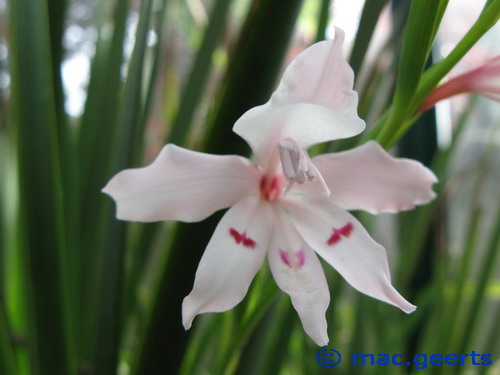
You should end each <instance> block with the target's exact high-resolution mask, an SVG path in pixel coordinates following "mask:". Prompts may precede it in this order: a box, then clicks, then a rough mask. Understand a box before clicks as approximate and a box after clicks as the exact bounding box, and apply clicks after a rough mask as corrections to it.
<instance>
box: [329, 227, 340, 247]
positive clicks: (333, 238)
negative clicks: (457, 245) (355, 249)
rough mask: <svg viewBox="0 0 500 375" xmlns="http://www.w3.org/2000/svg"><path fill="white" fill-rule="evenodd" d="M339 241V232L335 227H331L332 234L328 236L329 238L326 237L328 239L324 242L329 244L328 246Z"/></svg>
mask: <svg viewBox="0 0 500 375" xmlns="http://www.w3.org/2000/svg"><path fill="white" fill-rule="evenodd" d="M339 241H340V233H339V231H338V230H337V229H335V228H334V229H333V234H332V235H331V236H330V238H329V239H328V241H326V243H327V244H328V245H329V246H332V245H335V244H336V243H337V242H339Z"/></svg>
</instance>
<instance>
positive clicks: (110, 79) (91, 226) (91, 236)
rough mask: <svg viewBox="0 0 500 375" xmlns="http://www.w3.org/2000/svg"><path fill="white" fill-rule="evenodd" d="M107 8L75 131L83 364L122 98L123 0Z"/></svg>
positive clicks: (90, 350)
mask: <svg viewBox="0 0 500 375" xmlns="http://www.w3.org/2000/svg"><path fill="white" fill-rule="evenodd" d="M104 7H105V3H101V4H100V8H98V12H97V14H99V15H101V16H102V17H103V16H104V15H106V9H105V8H104ZM113 10H114V14H113V16H114V17H113V20H114V22H113V26H114V27H113V29H112V30H113V31H112V34H111V36H110V33H109V29H106V27H105V26H106V25H108V27H109V24H107V22H108V20H107V19H102V20H101V22H102V24H101V25H99V28H100V36H99V40H98V42H97V46H96V54H95V57H94V60H93V62H92V68H91V76H90V82H89V86H88V91H87V102H86V103H85V110H84V113H83V117H82V120H81V123H80V129H79V134H78V149H77V151H78V171H79V176H78V177H79V180H78V188H79V196H78V201H77V202H75V203H77V204H78V205H79V210H80V211H79V218H80V232H81V233H82V236H81V240H80V242H81V244H80V247H79V248H80V254H79V256H80V261H79V264H80V270H81V280H80V283H79V284H80V288H81V289H80V293H81V299H82V301H81V303H82V312H81V315H82V316H81V323H80V326H81V333H80V341H81V352H80V360H81V361H83V362H87V363H92V362H93V360H94V357H95V355H96V354H97V353H96V347H95V345H96V344H97V342H96V335H97V334H98V329H97V324H98V323H97V319H98V314H99V313H98V311H99V295H100V288H101V282H102V281H103V280H102V278H101V276H102V267H103V263H104V262H105V260H104V258H105V257H106V255H104V253H105V252H104V248H105V246H106V245H108V244H107V243H106V236H107V235H111V233H108V232H106V230H107V229H108V225H110V221H109V218H110V217H111V210H112V205H111V202H110V201H109V198H108V197H106V196H104V194H102V193H101V189H102V188H103V187H104V185H105V184H106V182H107V181H108V180H109V178H110V177H111V175H112V173H113V172H114V166H113V163H114V161H115V158H114V155H115V153H116V147H117V144H118V132H119V126H118V124H119V123H118V116H119V109H120V107H119V101H120V98H121V97H122V82H121V67H122V64H123V59H124V56H123V42H124V37H125V28H126V20H127V16H128V10H129V1H128V0H122V1H118V2H116V4H115V8H114V9H113ZM103 18H104V17H103ZM83 234H85V235H83ZM108 261H109V258H108ZM117 267H119V265H117Z"/></svg>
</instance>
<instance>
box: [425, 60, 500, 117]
mask: <svg viewBox="0 0 500 375" xmlns="http://www.w3.org/2000/svg"><path fill="white" fill-rule="evenodd" d="M468 92H473V93H476V94H480V95H483V96H486V97H488V98H490V99H493V100H496V101H500V56H496V57H494V58H492V59H491V60H488V61H486V62H485V63H484V64H483V65H481V66H479V67H478V68H476V69H474V70H471V71H469V72H467V73H463V74H461V75H459V76H456V77H454V78H452V79H450V80H449V81H448V82H446V83H444V84H442V85H441V86H438V87H436V88H435V89H434V90H433V91H432V92H431V93H430V94H429V96H428V97H427V98H426V99H425V101H424V103H423V104H422V107H421V108H420V110H421V111H422V112H423V111H426V110H428V109H430V108H432V107H434V105H435V104H436V103H437V102H439V101H441V100H443V99H447V98H450V97H452V96H454V95H458V94H463V93H468Z"/></svg>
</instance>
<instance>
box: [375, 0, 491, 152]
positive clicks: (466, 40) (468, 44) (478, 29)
mask: <svg viewBox="0 0 500 375" xmlns="http://www.w3.org/2000/svg"><path fill="white" fill-rule="evenodd" d="M442 12H444V9H443V8H442V6H441V7H439V8H438V12H437V17H436V18H437V19H440V18H439V17H442ZM499 19H500V0H490V1H488V2H487V3H486V5H485V7H484V8H483V11H482V12H481V15H480V16H479V18H478V19H477V21H476V22H475V23H474V25H473V26H472V27H471V28H470V29H469V31H468V32H467V33H466V34H465V36H464V37H463V38H462V39H461V40H460V42H459V43H458V44H457V45H456V46H455V48H454V49H453V50H452V51H451V52H450V54H449V55H448V56H446V58H444V59H443V60H441V61H440V62H438V63H436V64H434V65H433V66H432V67H431V68H429V69H428V70H427V71H426V72H425V73H424V74H423V76H422V78H421V80H420V82H419V84H418V88H417V90H416V92H415V95H414V97H413V98H412V101H411V103H410V105H409V106H408V108H407V116H413V115H414V114H415V116H418V115H419V114H418V113H415V112H417V111H418V108H419V107H420V106H421V104H422V102H423V101H424V100H425V98H426V97H427V95H429V94H430V93H431V91H432V90H433V89H434V88H435V87H436V86H437V85H438V84H439V82H440V81H441V80H442V79H443V78H444V77H445V76H446V74H448V73H449V72H450V70H451V69H452V68H453V67H454V66H455V65H456V64H457V63H458V62H459V61H460V60H461V59H462V58H463V57H464V56H465V54H466V53H467V52H468V51H469V50H470V49H471V48H472V47H473V46H474V45H475V44H476V42H477V41H478V40H479V39H480V38H481V37H482V36H483V35H484V34H485V33H486V32H487V31H488V30H489V29H490V28H491V27H493V26H494V25H495V24H496V23H497V21H498V20H499ZM436 28H437V22H436V24H434V26H433V34H435V33H436V30H435V29H436ZM393 110H394V109H393V108H392V107H391V111H393ZM391 113H392V112H391ZM391 116H392V114H391ZM383 122H384V123H385V119H380V120H379V122H378V123H377V125H376V127H377V128H379V126H382V124H381V123H383ZM413 123H414V121H411V119H406V121H404V123H403V124H402V125H400V126H398V124H397V123H394V122H393V123H392V124H391V125H387V124H384V127H383V129H382V130H383V133H384V134H382V132H381V133H380V134H379V136H378V140H379V141H380V142H381V143H383V144H385V145H393V144H395V143H396V142H397V141H398V140H399V138H401V136H402V135H403V134H404V133H405V132H406V131H407V130H408V129H409V128H410V127H411V126H412V124H413ZM389 127H390V128H391V130H388V129H389Z"/></svg>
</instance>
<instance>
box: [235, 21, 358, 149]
mask: <svg viewBox="0 0 500 375" xmlns="http://www.w3.org/2000/svg"><path fill="white" fill-rule="evenodd" d="M343 40H344V33H343V31H342V30H340V29H336V32H335V39H334V40H330V41H323V42H319V43H316V44H314V45H312V46H311V47H309V48H308V49H306V50H305V51H304V52H302V53H301V54H300V55H299V56H297V57H296V58H295V59H294V60H293V61H292V62H291V63H290V65H289V66H288V68H287V69H286V71H285V73H284V75H283V78H282V80H281V83H280V85H279V87H278V89H277V90H276V91H275V93H274V94H273V95H272V97H271V99H270V100H269V102H267V103H266V104H264V105H262V106H259V107H255V108H252V109H250V110H249V111H248V112H246V113H245V114H244V115H243V116H242V117H241V118H240V119H239V120H238V121H237V122H236V124H235V125H234V127H233V130H234V131H235V132H236V133H237V134H238V135H240V136H241V137H243V138H244V139H245V140H246V141H247V142H248V143H249V144H250V146H251V147H252V149H253V150H254V152H255V153H256V154H257V155H259V157H260V158H261V159H263V158H264V157H265V155H266V152H267V150H268V149H269V147H270V144H275V143H276V142H277V141H279V139H283V138H287V137H290V138H294V139H296V140H297V141H298V142H299V143H300V145H301V146H302V147H304V148H307V147H309V146H311V145H313V144H316V143H321V142H327V141H331V140H334V139H340V138H348V137H352V136H354V135H356V134H359V133H360V132H362V131H363V130H364V128H365V123H364V121H363V120H361V119H360V118H359V116H358V114H357V104H358V95H357V93H356V92H355V91H354V90H353V89H352V88H353V79H354V78H353V72H352V69H351V68H350V67H349V65H348V64H347V61H346V60H345V58H344V57H343V56H342V50H341V47H342V43H343Z"/></svg>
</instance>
